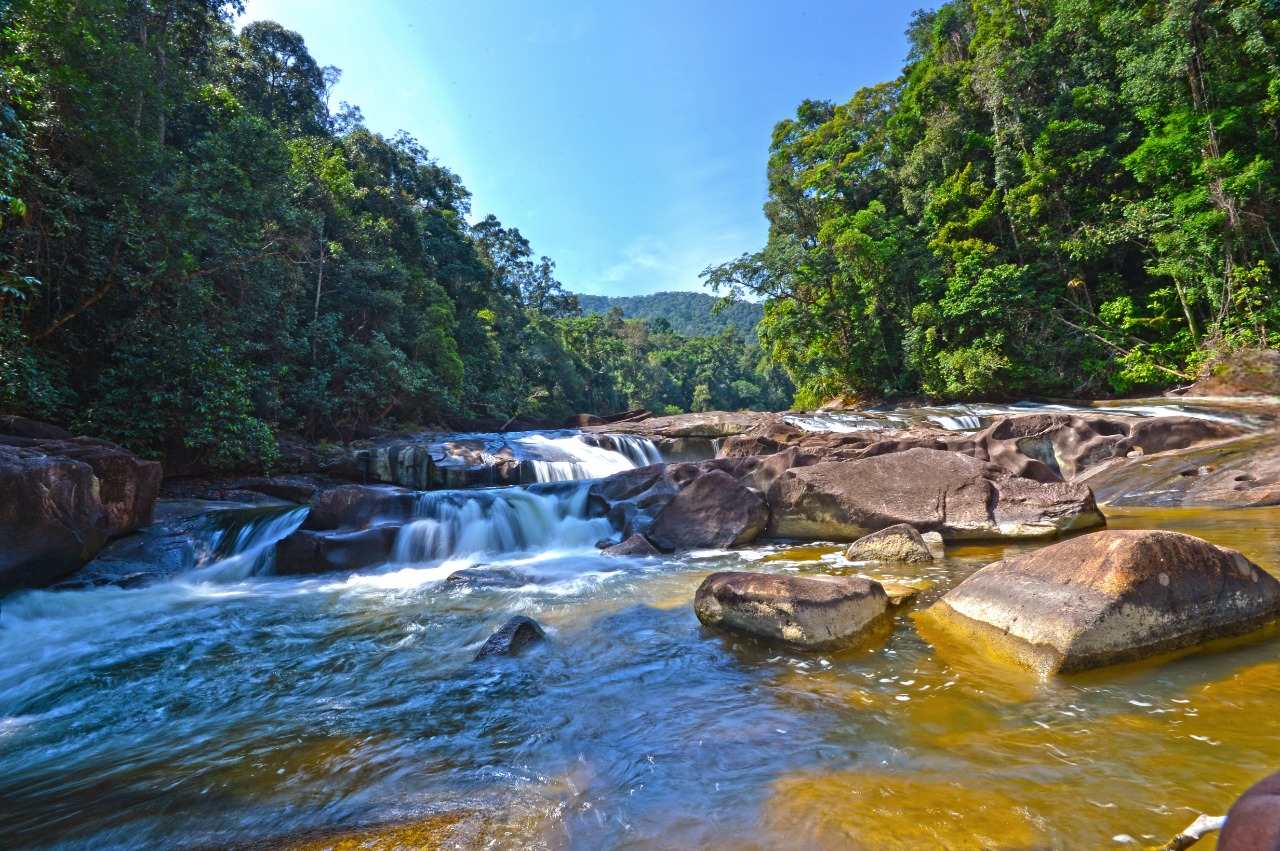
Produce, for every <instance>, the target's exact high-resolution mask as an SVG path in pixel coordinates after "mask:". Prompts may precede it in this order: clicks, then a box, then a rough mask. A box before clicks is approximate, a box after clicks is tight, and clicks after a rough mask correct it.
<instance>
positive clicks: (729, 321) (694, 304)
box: [578, 292, 764, 343]
mask: <svg viewBox="0 0 1280 851" xmlns="http://www.w3.org/2000/svg"><path fill="white" fill-rule="evenodd" d="M717 301H719V299H718V298H716V297H715V296H712V295H708V294H706V293H695V292H669V293H653V294H652V295H629V296H605V295H579V296H578V303H579V304H581V305H582V312H583V313H608V312H609V310H610V309H611V308H614V307H620V308H622V315H623V317H625V318H626V319H657V318H658V317H662V318H663V319H666V320H667V321H668V322H670V323H671V329H672V330H673V331H675V332H676V333H677V334H680V335H682V336H685V337H706V336H715V335H718V334H720V333H721V332H722V331H724V329H725V328H728V327H730V326H732V327H734V328H737V329H738V330H739V331H741V332H742V336H743V337H744V338H746V340H747V341H748V342H752V343H754V342H756V340H757V337H756V325H758V324H759V322H760V320H761V319H762V318H763V317H764V305H760V304H752V303H750V302H745V301H744V302H739V303H737V304H733V305H730V306H729V307H726V308H725V309H724V310H722V311H720V313H718V314H715V313H712V312H711V308H712V307H714V306H715V303H716V302H717Z"/></svg>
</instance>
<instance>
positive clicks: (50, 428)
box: [0, 414, 72, 440]
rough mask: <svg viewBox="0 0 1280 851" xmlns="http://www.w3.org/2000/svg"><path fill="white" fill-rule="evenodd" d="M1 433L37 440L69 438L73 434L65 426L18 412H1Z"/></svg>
mask: <svg viewBox="0 0 1280 851" xmlns="http://www.w3.org/2000/svg"><path fill="white" fill-rule="evenodd" d="M0 434H5V435H10V436H12V437H25V438H30V439H35V440H67V439H69V438H70V437H71V436H72V435H71V432H69V431H67V430H66V429H65V428H60V427H59V426H56V425H52V424H51V423H42V422H40V421H39V420H29V419H27V418H26V417H20V416H18V415H16V414H0Z"/></svg>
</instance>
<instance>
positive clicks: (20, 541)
mask: <svg viewBox="0 0 1280 851" xmlns="http://www.w3.org/2000/svg"><path fill="white" fill-rule="evenodd" d="M108 528H109V525H108V519H107V512H106V510H105V509H104V508H103V506H102V502H101V500H100V499H99V498H98V480H97V478H96V477H95V476H94V474H93V468H92V467H90V466H89V465H88V464H86V463H84V462H81V461H76V460H73V459H71V458H67V457H65V456H49V455H46V454H44V452H42V451H40V450H37V449H19V448H17V447H11V446H0V594H3V593H6V592H8V591H12V590H14V589H17V588H41V587H44V586H47V585H50V584H52V583H54V582H56V581H57V580H59V579H61V578H63V577H64V576H68V575H70V574H71V573H74V572H75V571H76V570H78V569H79V568H81V567H83V566H84V565H85V564H86V563H88V561H89V560H90V559H91V558H93V557H94V555H95V554H96V553H97V552H98V550H100V549H101V548H102V546H103V544H105V543H106V542H107V537H108Z"/></svg>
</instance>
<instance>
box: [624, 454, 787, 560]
mask: <svg viewBox="0 0 1280 851" xmlns="http://www.w3.org/2000/svg"><path fill="white" fill-rule="evenodd" d="M768 524H769V506H768V505H767V504H766V503H765V501H764V500H763V499H761V498H760V496H759V495H758V494H756V493H755V492H754V491H752V490H750V489H749V488H747V487H745V486H744V485H741V484H739V483H738V480H737V479H735V478H734V477H733V476H730V475H729V474H728V473H723V472H721V471H719V470H711V471H709V472H707V473H704V474H703V475H701V476H698V477H697V478H696V479H694V480H693V481H692V482H690V483H689V484H688V485H687V486H686V487H685V488H683V489H682V490H681V491H680V492H679V493H677V494H676V495H675V496H673V497H672V498H671V501H670V502H668V503H667V504H666V505H665V506H663V508H662V510H661V511H660V512H658V515H657V516H656V517H655V518H654V520H653V525H651V526H650V527H649V529H648V531H647V533H646V535H647V537H648V538H649V540H651V541H652V542H653V543H654V544H655V545H657V546H658V547H659V548H661V549H665V550H678V549H687V548H690V547H736V546H739V545H741V544H745V543H747V542H748V541H751V540H752V539H754V538H755V537H756V536H757V535H759V534H760V533H761V532H762V531H764V528H765V527H766V526H767V525H768Z"/></svg>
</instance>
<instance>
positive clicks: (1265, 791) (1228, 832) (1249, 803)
mask: <svg viewBox="0 0 1280 851" xmlns="http://www.w3.org/2000/svg"><path fill="white" fill-rule="evenodd" d="M1275 849H1280V773H1278V774H1272V775H1270V776H1269V777H1264V778H1262V779H1261V780H1259V781H1258V782H1257V783H1254V784H1253V785H1252V786H1250V787H1249V788H1248V789H1245V790H1244V794H1242V795H1241V796H1240V797H1239V798H1237V799H1236V801H1235V803H1234V804H1232V805H1231V809H1230V810H1228V811H1227V823H1226V825H1225V826H1224V827H1223V829H1222V835H1221V836H1219V837H1218V851H1275Z"/></svg>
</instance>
